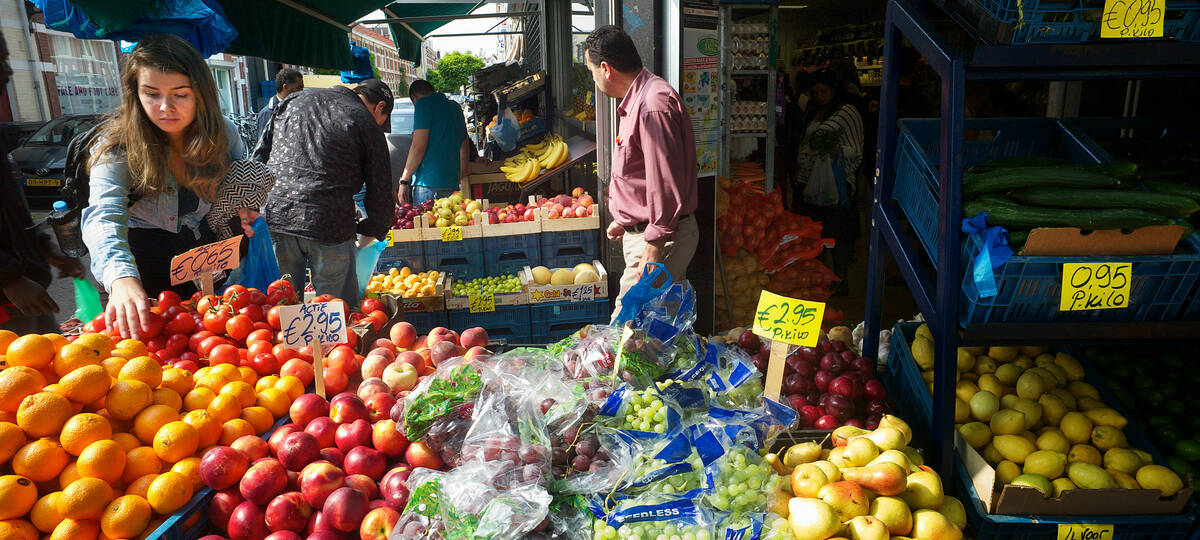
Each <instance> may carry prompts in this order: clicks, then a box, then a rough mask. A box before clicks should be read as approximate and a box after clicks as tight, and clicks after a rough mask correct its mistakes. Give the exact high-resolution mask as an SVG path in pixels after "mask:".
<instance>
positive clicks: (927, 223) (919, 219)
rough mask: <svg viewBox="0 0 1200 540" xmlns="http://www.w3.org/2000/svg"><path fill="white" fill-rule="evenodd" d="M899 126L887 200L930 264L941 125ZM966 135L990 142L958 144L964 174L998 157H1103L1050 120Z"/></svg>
mask: <svg viewBox="0 0 1200 540" xmlns="http://www.w3.org/2000/svg"><path fill="white" fill-rule="evenodd" d="M899 126H900V133H899V136H898V137H897V139H896V186H895V191H894V192H893V196H894V197H895V199H896V202H897V203H899V205H900V209H901V210H903V211H904V215H905V217H907V218H908V221H909V222H910V223H911V224H912V227H913V230H914V232H916V234H917V238H918V239H919V240H920V241H921V244H922V245H923V246H925V252H926V253H927V254H928V255H929V258H930V260H932V261H933V262H935V263H936V262H937V246H938V242H937V234H938V230H937V229H938V163H939V161H938V159H939V156H938V153H939V145H940V140H941V139H940V136H941V129H942V122H941V120H938V119H936V118H933V119H904V120H900V121H899ZM966 129H967V130H968V131H974V132H976V133H978V134H979V137H980V139H982V138H984V137H986V136H988V135H989V134H990V135H991V140H987V141H985V140H973V141H967V142H965V143H963V157H962V159H963V168H964V169H966V168H969V167H971V166H972V165H978V164H980V163H983V162H986V161H990V160H993V159H996V158H1002V157H1016V156H1051V157H1058V158H1063V159H1067V160H1070V161H1075V162H1078V163H1099V162H1101V161H1103V158H1104V157H1105V156H1107V154H1105V153H1104V151H1103V150H1101V149H1100V148H1099V147H1098V146H1096V144H1095V143H1094V142H1092V141H1091V140H1089V139H1088V138H1087V136H1086V135H1083V134H1081V133H1079V132H1077V131H1076V130H1074V129H1072V128H1070V127H1068V126H1066V125H1065V124H1063V123H1062V122H1060V121H1058V120H1055V119H1053V118H1008V119H988V120H969V121H967V123H966ZM964 217H970V216H964ZM955 230H958V228H957V227H955Z"/></svg>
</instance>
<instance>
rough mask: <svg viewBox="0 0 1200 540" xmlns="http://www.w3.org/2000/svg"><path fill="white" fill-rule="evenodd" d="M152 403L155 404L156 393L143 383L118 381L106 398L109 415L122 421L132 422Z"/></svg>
mask: <svg viewBox="0 0 1200 540" xmlns="http://www.w3.org/2000/svg"><path fill="white" fill-rule="evenodd" d="M151 403H154V391H153V390H151V389H150V386H149V385H147V384H146V383H144V382H142V381H117V382H116V384H113V385H112V388H109V389H108V395H107V396H106V397H105V398H104V408H105V409H107V410H108V414H109V415H110V416H112V417H113V418H117V419H120V420H132V419H133V418H134V417H135V416H137V414H138V413H140V412H142V409H145V408H146V407H148V406H150V404H151Z"/></svg>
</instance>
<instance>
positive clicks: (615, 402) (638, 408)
mask: <svg viewBox="0 0 1200 540" xmlns="http://www.w3.org/2000/svg"><path fill="white" fill-rule="evenodd" d="M679 420H680V416H679V411H678V410H676V409H675V408H674V407H672V406H671V404H669V403H666V402H664V401H663V398H662V395H661V394H659V392H658V389H657V388H646V389H645V390H637V389H635V388H633V387H632V386H630V385H628V384H626V385H622V386H621V387H620V388H618V389H617V390H616V391H615V392H613V393H612V394H611V395H609V396H608V399H607V400H606V401H605V402H604V405H602V406H600V410H599V411H598V412H597V413H596V421H597V422H598V423H600V424H601V425H603V426H605V427H609V428H612V429H616V430H618V432H619V433H620V434H621V435H623V436H625V437H627V438H629V439H630V440H650V439H661V438H664V437H665V436H666V435H667V434H668V433H674V432H675V431H676V430H677V429H679Z"/></svg>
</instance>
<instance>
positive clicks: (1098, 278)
mask: <svg viewBox="0 0 1200 540" xmlns="http://www.w3.org/2000/svg"><path fill="white" fill-rule="evenodd" d="M1132 276H1133V264H1132V263H1063V277H1062V296H1061V297H1060V298H1059V303H1058V310H1059V311H1083V310H1088V309H1119V308H1127V307H1129V285H1130V283H1131V282H1132V281H1133V279H1132Z"/></svg>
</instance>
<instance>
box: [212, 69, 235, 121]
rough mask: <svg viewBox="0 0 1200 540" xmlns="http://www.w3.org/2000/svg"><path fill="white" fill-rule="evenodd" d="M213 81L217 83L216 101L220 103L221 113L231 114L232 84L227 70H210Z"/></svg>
mask: <svg viewBox="0 0 1200 540" xmlns="http://www.w3.org/2000/svg"><path fill="white" fill-rule="evenodd" d="M212 75H213V80H214V81H216V83H217V100H218V101H220V102H221V112H222V113H224V114H231V113H233V112H234V110H233V84H232V82H231V80H232V77H231V76H230V75H231V74H230V70H229V68H218V67H214V68H212Z"/></svg>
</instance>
